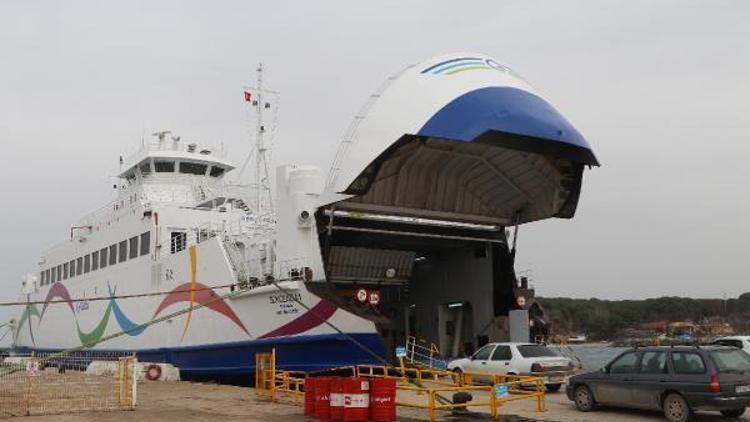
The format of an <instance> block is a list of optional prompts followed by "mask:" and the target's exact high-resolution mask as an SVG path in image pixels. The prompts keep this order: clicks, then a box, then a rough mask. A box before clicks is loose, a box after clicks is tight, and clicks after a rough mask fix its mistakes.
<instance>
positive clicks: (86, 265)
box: [83, 254, 91, 273]
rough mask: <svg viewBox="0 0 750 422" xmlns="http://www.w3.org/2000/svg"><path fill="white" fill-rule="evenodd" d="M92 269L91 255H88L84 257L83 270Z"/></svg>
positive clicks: (86, 271) (85, 271)
mask: <svg viewBox="0 0 750 422" xmlns="http://www.w3.org/2000/svg"><path fill="white" fill-rule="evenodd" d="M89 271H91V255H88V254H87V255H86V256H84V257H83V272H84V273H88V272H89Z"/></svg>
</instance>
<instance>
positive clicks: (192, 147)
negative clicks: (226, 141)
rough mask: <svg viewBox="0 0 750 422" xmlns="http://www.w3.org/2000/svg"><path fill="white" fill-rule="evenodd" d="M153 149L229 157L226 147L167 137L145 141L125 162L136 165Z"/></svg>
mask: <svg viewBox="0 0 750 422" xmlns="http://www.w3.org/2000/svg"><path fill="white" fill-rule="evenodd" d="M153 151H178V152H191V153H197V155H199V156H203V157H218V158H226V157H227V154H226V150H225V149H224V148H220V149H216V148H214V147H213V146H211V145H199V144H196V143H193V142H185V141H179V142H175V141H173V140H171V139H169V140H168V139H165V140H164V141H159V140H157V139H150V140H148V141H145V142H144V144H143V146H142V147H141V148H140V149H139V150H138V151H137V152H136V153H134V154H132V155H130V156H128V157H127V159H126V160H125V162H126V163H128V164H129V165H134V164H136V163H135V161H136V160H139V159H142V158H143V157H144V156H145V154H147V153H149V152H153ZM202 151H210V154H202V153H201V152H202Z"/></svg>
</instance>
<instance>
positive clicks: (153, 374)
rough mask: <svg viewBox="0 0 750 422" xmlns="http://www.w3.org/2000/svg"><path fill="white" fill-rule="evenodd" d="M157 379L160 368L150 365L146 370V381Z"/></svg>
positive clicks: (159, 374) (159, 375) (159, 376)
mask: <svg viewBox="0 0 750 422" xmlns="http://www.w3.org/2000/svg"><path fill="white" fill-rule="evenodd" d="M159 378H161V366H159V365H155V364H153V363H152V364H151V365H149V366H148V368H146V379H147V380H149V381H156V380H158V379H159Z"/></svg>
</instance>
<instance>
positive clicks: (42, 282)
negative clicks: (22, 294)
mask: <svg viewBox="0 0 750 422" xmlns="http://www.w3.org/2000/svg"><path fill="white" fill-rule="evenodd" d="M47 271H49V270H47ZM45 284H47V276H46V275H44V270H42V271H41V272H39V285H40V286H44V285H45Z"/></svg>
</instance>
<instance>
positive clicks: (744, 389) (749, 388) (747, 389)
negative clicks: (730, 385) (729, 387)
mask: <svg viewBox="0 0 750 422" xmlns="http://www.w3.org/2000/svg"><path fill="white" fill-rule="evenodd" d="M734 391H735V392H737V393H750V385H738V386H736V387H734Z"/></svg>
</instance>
